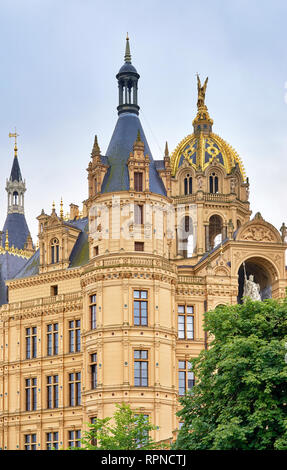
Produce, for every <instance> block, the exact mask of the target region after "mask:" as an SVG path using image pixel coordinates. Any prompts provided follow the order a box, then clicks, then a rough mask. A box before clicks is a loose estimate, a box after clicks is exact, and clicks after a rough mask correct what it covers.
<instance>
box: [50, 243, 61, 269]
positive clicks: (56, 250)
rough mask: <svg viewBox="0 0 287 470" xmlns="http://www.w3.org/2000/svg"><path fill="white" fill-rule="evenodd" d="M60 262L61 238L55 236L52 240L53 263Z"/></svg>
mask: <svg viewBox="0 0 287 470" xmlns="http://www.w3.org/2000/svg"><path fill="white" fill-rule="evenodd" d="M58 262H59V240H58V238H53V240H52V241H51V263H52V264H55V263H58Z"/></svg>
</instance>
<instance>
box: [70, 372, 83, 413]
mask: <svg viewBox="0 0 287 470" xmlns="http://www.w3.org/2000/svg"><path fill="white" fill-rule="evenodd" d="M80 404H81V372H73V373H72V374H69V405H70V406H78V405H80Z"/></svg>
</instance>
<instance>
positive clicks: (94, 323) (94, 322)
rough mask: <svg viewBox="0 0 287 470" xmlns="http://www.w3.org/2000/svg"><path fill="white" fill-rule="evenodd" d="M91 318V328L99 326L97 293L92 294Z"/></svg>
mask: <svg viewBox="0 0 287 470" xmlns="http://www.w3.org/2000/svg"><path fill="white" fill-rule="evenodd" d="M90 318H91V330H94V329H96V328H97V296H96V294H93V295H90Z"/></svg>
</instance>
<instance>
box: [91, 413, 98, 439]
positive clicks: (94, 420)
mask: <svg viewBox="0 0 287 470" xmlns="http://www.w3.org/2000/svg"><path fill="white" fill-rule="evenodd" d="M96 421H97V417H96V416H93V417H92V418H91V424H94V423H95V422H96ZM91 444H92V446H96V445H97V439H96V438H95V437H93V439H91Z"/></svg>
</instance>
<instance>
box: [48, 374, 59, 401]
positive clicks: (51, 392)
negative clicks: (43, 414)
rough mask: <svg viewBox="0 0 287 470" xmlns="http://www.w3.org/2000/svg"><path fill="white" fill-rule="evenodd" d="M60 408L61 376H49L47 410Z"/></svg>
mask: <svg viewBox="0 0 287 470" xmlns="http://www.w3.org/2000/svg"><path fill="white" fill-rule="evenodd" d="M58 407H59V376H58V375H48V376H47V408H58Z"/></svg>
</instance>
